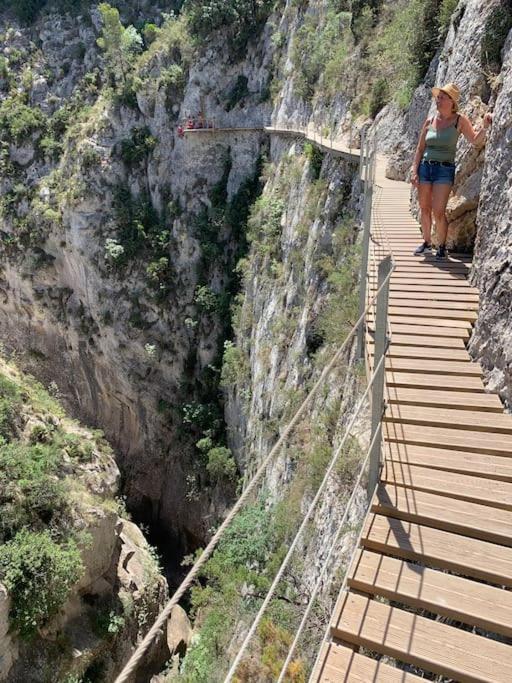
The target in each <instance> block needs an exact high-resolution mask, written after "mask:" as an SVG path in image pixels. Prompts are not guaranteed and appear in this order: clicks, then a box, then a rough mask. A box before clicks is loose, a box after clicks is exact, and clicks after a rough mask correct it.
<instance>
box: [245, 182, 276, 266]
mask: <svg viewBox="0 0 512 683" xmlns="http://www.w3.org/2000/svg"><path fill="white" fill-rule="evenodd" d="M284 207H285V204H284V202H283V200H282V199H281V198H280V197H278V196H276V195H266V196H262V197H260V198H259V199H257V200H256V202H255V203H254V205H253V207H252V209H251V214H250V217H249V221H248V231H247V239H248V241H249V242H250V243H251V244H253V245H254V247H255V248H256V250H257V251H258V252H259V253H260V254H261V255H265V254H276V253H278V251H279V250H280V239H279V238H280V235H281V219H282V216H283V212H284Z"/></svg>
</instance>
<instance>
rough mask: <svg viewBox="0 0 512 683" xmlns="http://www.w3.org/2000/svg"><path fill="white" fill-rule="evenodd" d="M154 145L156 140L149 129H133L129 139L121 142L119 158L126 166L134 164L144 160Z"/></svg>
mask: <svg viewBox="0 0 512 683" xmlns="http://www.w3.org/2000/svg"><path fill="white" fill-rule="evenodd" d="M155 145H156V138H154V137H153V135H151V131H150V130H149V128H147V127H144V128H134V129H133V131H132V137H131V138H127V139H125V140H121V158H122V159H123V161H124V162H125V163H126V164H129V165H132V164H136V163H138V162H139V161H142V160H143V159H145V158H146V157H147V155H148V154H149V153H150V152H151V151H152V150H153V149H154V147H155Z"/></svg>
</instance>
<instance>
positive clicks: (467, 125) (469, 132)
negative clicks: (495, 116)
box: [459, 114, 492, 147]
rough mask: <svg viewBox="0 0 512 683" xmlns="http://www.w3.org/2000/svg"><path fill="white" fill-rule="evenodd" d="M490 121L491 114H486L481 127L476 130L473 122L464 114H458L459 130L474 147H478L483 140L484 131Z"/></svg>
mask: <svg viewBox="0 0 512 683" xmlns="http://www.w3.org/2000/svg"><path fill="white" fill-rule="evenodd" d="M491 123H492V114H486V115H485V116H484V120H483V122H482V128H480V130H479V131H478V132H477V131H476V130H475V129H474V128H473V124H472V123H471V121H470V120H469V119H468V117H467V116H465V115H464V114H461V115H460V122H459V130H460V132H461V133H462V135H464V137H465V138H466V140H467V141H468V142H470V143H471V144H472V145H475V147H479V146H480V145H481V144H482V143H483V141H484V140H485V131H486V130H487V128H489V126H490V125H491Z"/></svg>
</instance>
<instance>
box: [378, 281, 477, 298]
mask: <svg viewBox="0 0 512 683" xmlns="http://www.w3.org/2000/svg"><path fill="white" fill-rule="evenodd" d="M389 290H390V291H391V292H415V293H417V292H433V293H435V292H444V293H447V294H455V295H457V296H458V295H459V294H461V295H465V294H468V295H473V296H474V295H475V294H474V293H475V292H476V293H477V294H478V290H476V289H475V288H474V287H470V285H469V283H468V281H467V280H461V281H456V282H449V283H446V284H445V283H443V282H440V283H435V282H423V281H422V280H419V279H418V278H411V279H410V280H400V281H397V282H395V281H394V280H393V278H391V283H390V285H389Z"/></svg>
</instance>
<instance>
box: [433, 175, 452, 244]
mask: <svg viewBox="0 0 512 683" xmlns="http://www.w3.org/2000/svg"><path fill="white" fill-rule="evenodd" d="M452 187H453V186H452V185H448V184H446V185H445V184H438V185H433V186H432V211H433V213H434V219H435V221H436V234H437V236H438V240H439V245H444V244H445V243H446V234H447V232H448V221H447V220H446V205H447V204H448V198H449V197H450V193H451V191H452Z"/></svg>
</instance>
